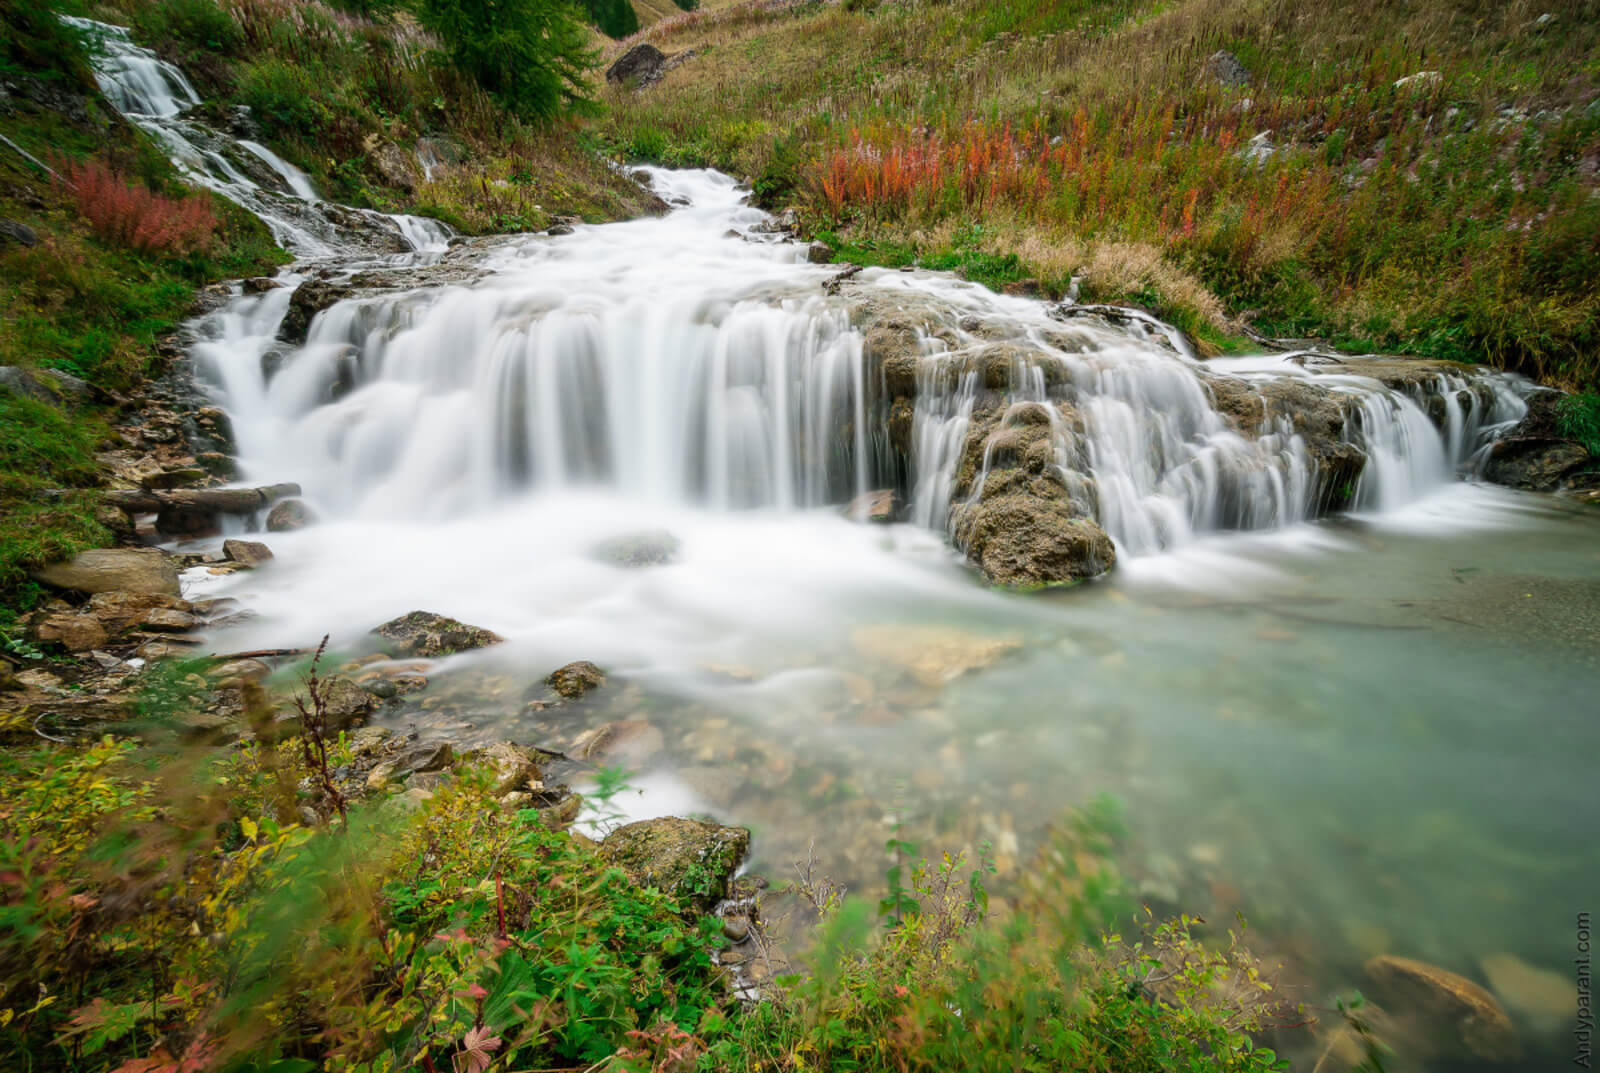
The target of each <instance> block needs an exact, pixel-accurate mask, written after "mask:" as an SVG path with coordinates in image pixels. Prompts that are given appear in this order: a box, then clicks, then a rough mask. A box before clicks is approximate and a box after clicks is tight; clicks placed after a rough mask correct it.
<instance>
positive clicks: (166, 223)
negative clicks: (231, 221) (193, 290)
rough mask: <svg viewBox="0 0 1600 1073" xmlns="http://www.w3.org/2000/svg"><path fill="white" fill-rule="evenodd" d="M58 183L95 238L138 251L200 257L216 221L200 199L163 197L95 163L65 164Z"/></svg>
mask: <svg viewBox="0 0 1600 1073" xmlns="http://www.w3.org/2000/svg"><path fill="white" fill-rule="evenodd" d="M60 171H61V175H62V178H61V182H62V184H63V185H64V186H65V187H66V188H67V189H68V190H69V191H71V193H72V195H73V197H74V198H75V199H76V200H77V204H78V212H79V213H81V214H82V216H83V218H84V220H85V221H86V222H87V223H88V224H89V227H90V228H91V229H92V230H93V231H94V233H95V234H96V235H98V236H99V237H100V238H102V239H104V240H106V241H108V242H115V243H118V244H120V245H123V246H127V247H128V248H129V249H134V250H139V251H140V252H142V253H150V254H158V255H181V254H189V253H203V252H205V251H206V250H208V249H209V248H210V246H211V239H212V235H213V233H214V232H215V231H216V229H217V217H216V214H215V213H214V212H212V211H211V205H210V204H209V203H208V202H207V201H206V199H204V198H201V197H193V196H191V197H178V198H174V197H164V196H162V195H161V194H157V193H153V192H152V191H151V190H149V189H148V188H147V187H145V186H144V185H142V184H140V183H135V182H130V181H129V180H128V179H127V178H125V177H124V176H123V175H121V174H120V173H119V172H117V171H115V170H113V169H112V168H110V167H107V166H106V165H105V164H103V163H101V162H100V161H97V160H89V161H84V162H82V163H78V162H65V163H63V164H62V165H61V168H60Z"/></svg>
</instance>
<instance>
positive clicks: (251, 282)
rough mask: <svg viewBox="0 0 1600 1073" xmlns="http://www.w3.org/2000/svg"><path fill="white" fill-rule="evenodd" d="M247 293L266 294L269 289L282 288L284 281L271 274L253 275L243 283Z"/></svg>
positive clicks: (242, 285)
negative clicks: (274, 277)
mask: <svg viewBox="0 0 1600 1073" xmlns="http://www.w3.org/2000/svg"><path fill="white" fill-rule="evenodd" d="M240 286H241V287H243V288H244V293H246V294H266V293H267V292H268V291H276V290H281V289H282V288H283V283H282V282H280V281H279V280H275V279H273V278H272V277H270V276H252V277H251V278H250V279H247V280H245V281H244V282H243V283H242V284H241V285H240Z"/></svg>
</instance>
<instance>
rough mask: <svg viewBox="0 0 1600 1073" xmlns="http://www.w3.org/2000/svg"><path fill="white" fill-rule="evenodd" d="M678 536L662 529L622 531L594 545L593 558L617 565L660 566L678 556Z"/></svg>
mask: <svg viewBox="0 0 1600 1073" xmlns="http://www.w3.org/2000/svg"><path fill="white" fill-rule="evenodd" d="M680 546H681V545H680V544H679V541H678V538H677V537H675V536H673V535H672V534H671V533H669V532H667V531H666V530H664V529H650V530H646V531H644V532H639V533H624V534H623V535H622V536H618V537H612V538H611V539H610V540H604V541H601V542H600V543H599V544H596V545H595V548H594V554H595V558H597V559H600V560H601V561H603V562H608V563H615V564H616V565H617V566H630V567H637V566H662V565H665V564H666V563H670V562H672V561H673V560H674V559H676V558H677V557H678V549H679V547H680Z"/></svg>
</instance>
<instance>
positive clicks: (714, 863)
mask: <svg viewBox="0 0 1600 1073" xmlns="http://www.w3.org/2000/svg"><path fill="white" fill-rule="evenodd" d="M749 848H750V832H749V831H748V830H747V829H745V828H743V827H724V826H722V825H721V824H716V823H705V822H703V821H701V820H685V819H680V818H678V817H676V816H667V817H663V818H661V819H657V820H642V821H640V822H638V823H630V824H628V825H627V826H625V827H619V828H617V829H616V830H615V831H613V832H611V834H609V835H607V836H606V839H605V841H603V842H601V843H600V853H601V855H602V856H603V857H604V858H605V859H606V860H607V861H610V862H611V863H612V864H615V865H617V866H618V867H619V868H621V869H622V870H623V871H624V872H625V873H627V876H628V878H629V879H631V880H633V881H634V882H635V883H638V884H640V885H641V886H647V887H655V888H656V889H658V890H661V891H664V892H666V893H667V894H669V895H671V896H673V897H674V898H677V899H679V900H680V901H682V902H683V903H684V904H685V906H686V907H687V908H688V909H689V910H691V911H692V912H695V913H705V912H708V911H710V909H711V908H712V907H713V906H714V905H716V904H717V902H719V901H721V900H722V899H723V898H726V897H727V896H728V882H729V880H731V879H732V878H733V874H734V872H736V871H737V870H738V868H739V864H740V863H741V862H742V861H743V860H744V856H745V853H746V852H747V851H748V850H749Z"/></svg>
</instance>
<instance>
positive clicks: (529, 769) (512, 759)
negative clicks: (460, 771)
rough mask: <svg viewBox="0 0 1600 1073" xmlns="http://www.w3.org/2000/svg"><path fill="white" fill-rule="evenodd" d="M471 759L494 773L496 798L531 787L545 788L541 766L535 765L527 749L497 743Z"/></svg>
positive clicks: (501, 742)
mask: <svg viewBox="0 0 1600 1073" xmlns="http://www.w3.org/2000/svg"><path fill="white" fill-rule="evenodd" d="M469 759H473V760H476V761H477V762H479V763H482V764H484V765H486V766H487V767H488V768H489V769H490V770H492V771H493V772H494V776H495V782H494V794H495V797H496V798H502V797H505V796H506V795H507V794H510V793H513V792H516V791H521V790H524V789H527V788H529V787H537V788H540V789H542V788H543V787H542V784H541V782H540V776H539V766H538V765H537V764H535V763H534V761H533V756H532V755H531V754H530V753H529V752H528V751H527V750H526V749H522V748H519V747H518V746H516V745H513V744H512V743H511V742H509V741H497V742H495V743H494V744H493V745H490V746H488V747H486V748H483V749H480V750H478V751H477V752H475V753H472V754H471V755H470V757H469Z"/></svg>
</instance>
